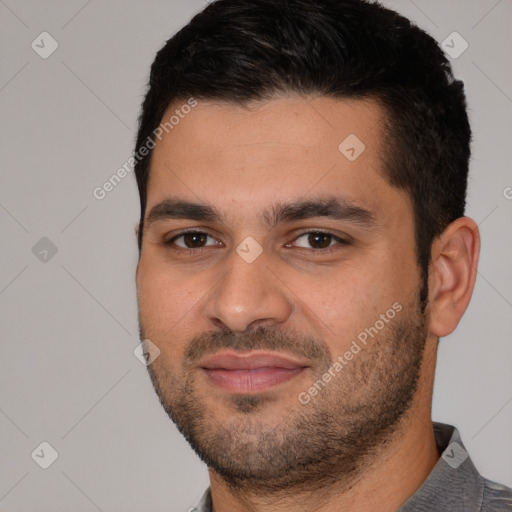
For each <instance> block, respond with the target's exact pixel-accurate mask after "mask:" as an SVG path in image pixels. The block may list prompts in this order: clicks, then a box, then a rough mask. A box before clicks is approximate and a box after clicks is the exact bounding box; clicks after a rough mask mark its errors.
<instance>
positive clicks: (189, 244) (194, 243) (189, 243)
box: [167, 231, 217, 249]
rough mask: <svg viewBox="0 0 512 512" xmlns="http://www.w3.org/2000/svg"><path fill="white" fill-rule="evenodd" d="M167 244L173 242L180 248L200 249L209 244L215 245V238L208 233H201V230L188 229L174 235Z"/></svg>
mask: <svg viewBox="0 0 512 512" xmlns="http://www.w3.org/2000/svg"><path fill="white" fill-rule="evenodd" d="M167 243H168V244H174V245H177V246H178V247H181V248H182V249H202V248H203V247H208V246H211V245H217V242H216V240H215V239H214V238H213V237H212V236H210V235H208V233H202V232H201V231H189V232H188V233H183V234H181V235H178V236H175V237H174V238H172V239H171V240H169V242H167Z"/></svg>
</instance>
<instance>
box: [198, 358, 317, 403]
mask: <svg viewBox="0 0 512 512" xmlns="http://www.w3.org/2000/svg"><path fill="white" fill-rule="evenodd" d="M199 367H200V368H201V370H202V371H203V372H204V374H205V375H206V377H207V378H208V380H209V382H210V383H211V384H213V385H214V386H216V387H219V388H221V389H223V390H224V391H228V392H230V393H238V394H255V393H261V392H263V391H266V390H268V389H270V388H272V387H274V386H277V385H278V384H282V383H284V382H288V381H290V380H291V379H293V378H295V377H297V376H298V375H300V374H301V373H303V372H304V371H305V370H306V369H307V368H308V365H307V364H305V363H304V362H301V361H297V360H294V359H292V358H290V357H288V356H284V355H281V354H276V353H272V352H262V351H250V352H248V353H245V354H244V353H240V352H238V353H237V352H226V351H223V352H220V353H217V354H215V355H213V356H210V357H207V358H205V359H203V360H201V361H200V363H199Z"/></svg>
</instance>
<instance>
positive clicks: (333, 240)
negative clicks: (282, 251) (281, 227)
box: [293, 231, 347, 250]
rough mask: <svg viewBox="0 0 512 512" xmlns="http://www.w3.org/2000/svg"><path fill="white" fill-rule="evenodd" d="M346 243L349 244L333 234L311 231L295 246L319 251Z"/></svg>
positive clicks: (296, 242)
mask: <svg viewBox="0 0 512 512" xmlns="http://www.w3.org/2000/svg"><path fill="white" fill-rule="evenodd" d="M346 243H347V242H346V241H345V240H343V239H342V238H340V237H338V236H335V235H333V234H331V233H324V232H323V231H311V232H309V233H304V234H303V235H300V236H299V237H297V238H296V239H295V240H294V241H293V245H294V246H296V247H302V248H305V249H319V250H321V249H327V248H329V247H332V246H334V245H338V244H346Z"/></svg>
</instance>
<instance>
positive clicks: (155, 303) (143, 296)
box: [137, 258, 197, 330]
mask: <svg viewBox="0 0 512 512" xmlns="http://www.w3.org/2000/svg"><path fill="white" fill-rule="evenodd" d="M194 289H195V287H194V286H193V285H192V283H190V279H185V278H184V277H183V275H180V274H178V273H177V272H176V271H175V270H173V269H172V267H170V266H169V265H162V264H160V263H159V262H156V261H154V260H153V261H152V260H151V259H150V258H146V259H144V258H142V259H141V262H140V264H139V271H138V275H137V297H138V304H139V315H140V318H141V320H142V322H143V323H144V327H145V328H146V329H147V330H156V329H158V330H162V329H167V330H168V329H170V328H171V327H172V326H174V325H175V324H176V322H178V320H179V319H182V318H183V317H184V316H185V315H186V314H187V312H188V311H190V310H191V309H192V308H193V304H194V303H195V302H196V301H197V297H196V296H195V295H194V293H193V290H194Z"/></svg>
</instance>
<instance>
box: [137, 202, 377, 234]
mask: <svg viewBox="0 0 512 512" xmlns="http://www.w3.org/2000/svg"><path fill="white" fill-rule="evenodd" d="M314 217H324V218H331V219H334V220H344V221H348V222H351V223H354V224H357V225H360V226H361V227H364V228H371V227H373V226H374V225H375V224H376V218H375V215H374V214H373V213H372V212H371V211H370V210H367V209H366V208H363V207H361V206H358V205H356V204H355V203H354V202H352V201H351V200H349V199H347V198H343V197H327V198H319V199H310V200H306V201H301V200H298V201H294V202H291V203H276V204H274V205H272V206H271V207H270V208H269V209H268V210H267V211H265V212H263V214H262V219H263V222H264V223H265V224H266V225H267V226H268V227H269V228H272V227H276V226H277V225H279V224H282V223H286V222H293V221H297V220H305V219H311V218H314ZM167 219H188V220H195V221H199V222H219V223H223V220H222V215H221V214H220V213H219V211H218V210H217V209H216V208H215V207H213V206H211V205H207V204H204V203H195V202H190V201H184V200H181V199H175V198H168V199H165V200H163V201H161V202H160V203H158V204H156V205H155V206H153V208H151V210H150V212H149V214H148V216H147V219H146V222H145V225H146V227H147V228H149V227H150V226H151V225H152V224H154V223H155V222H158V221H163V220H167Z"/></svg>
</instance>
